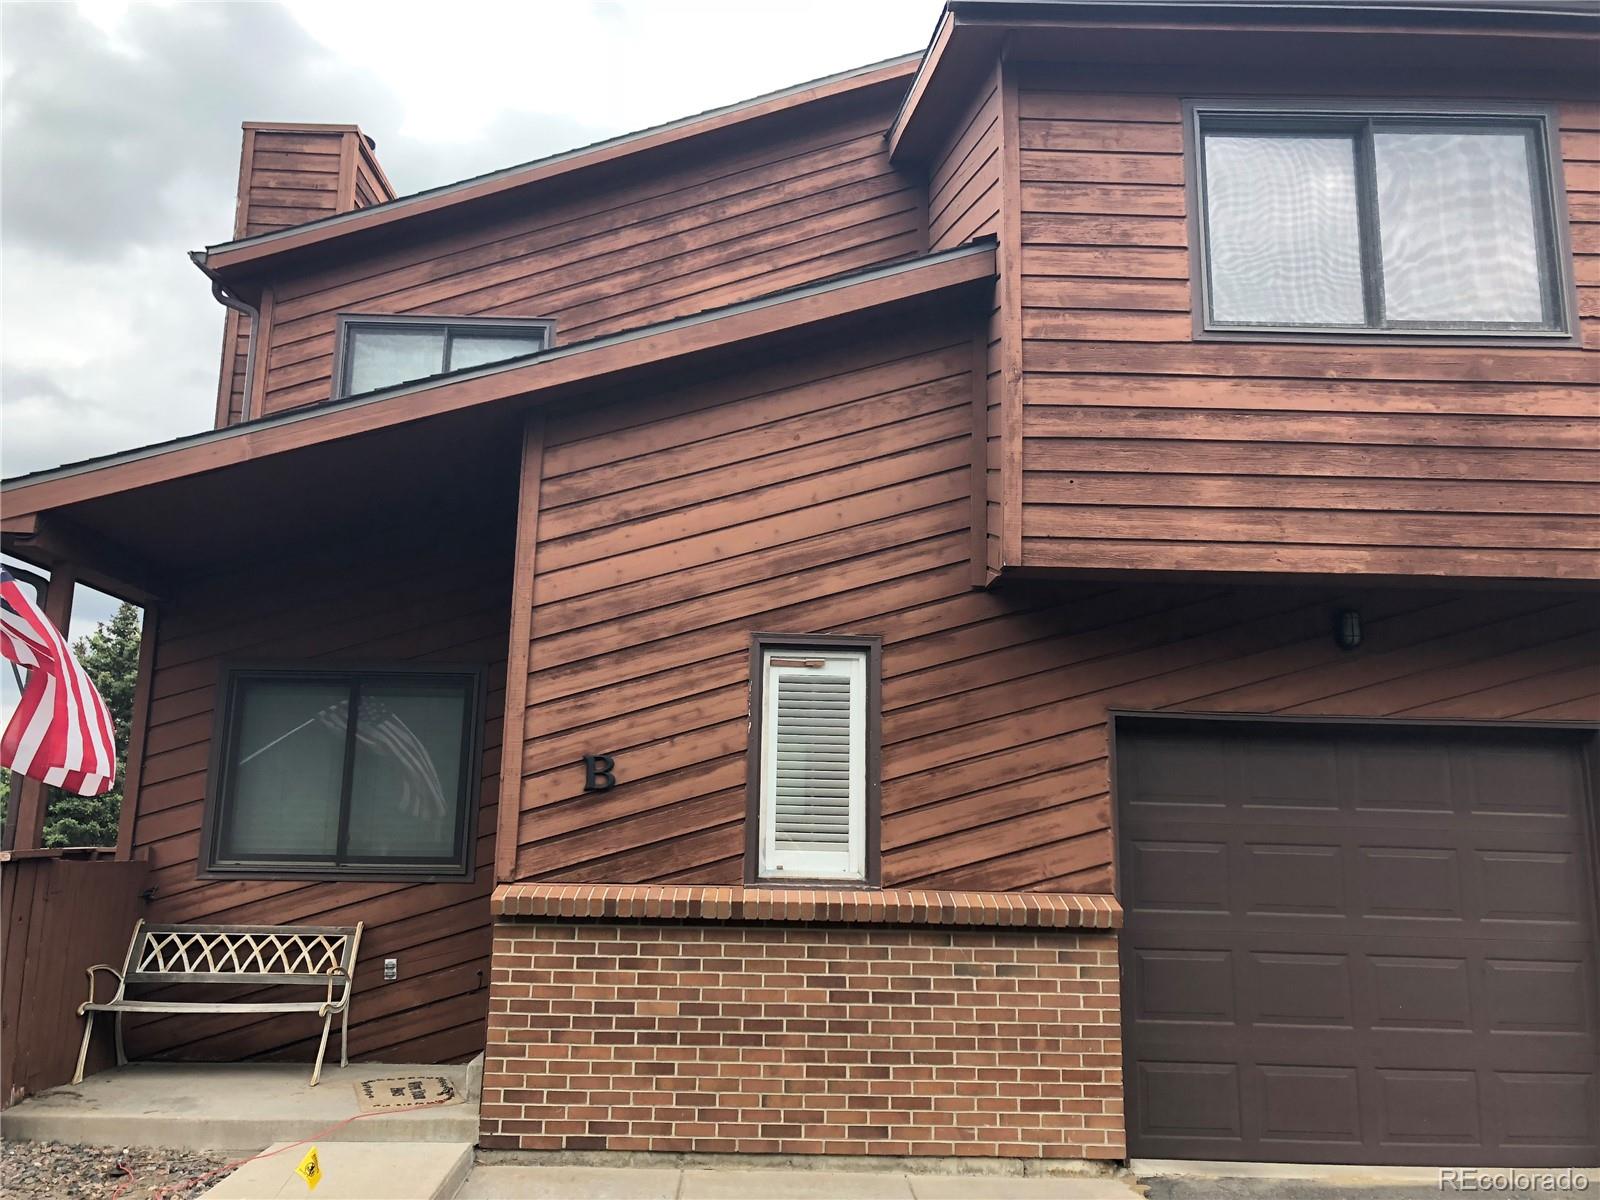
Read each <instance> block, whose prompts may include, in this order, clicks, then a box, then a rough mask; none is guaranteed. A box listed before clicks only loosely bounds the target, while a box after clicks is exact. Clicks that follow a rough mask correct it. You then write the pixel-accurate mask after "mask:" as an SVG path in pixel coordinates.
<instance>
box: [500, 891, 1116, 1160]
mask: <svg viewBox="0 0 1600 1200" xmlns="http://www.w3.org/2000/svg"><path fill="white" fill-rule="evenodd" d="M1117 1004H1118V1000H1117V944H1116V937H1115V935H1114V934H1112V933H1085V932H1078V931H1065V930H1039V931H1024V932H1012V931H1006V930H992V929H971V928H956V929H897V928H883V927H874V928H841V927H829V926H816V925H802V926H790V927H782V926H772V925H748V924H746V925H740V924H716V923H706V924H644V923H638V924H635V923H627V922H615V923H613V922H593V923H591V922H560V921H553V920H535V921H502V922H501V923H499V924H497V925H496V926H495V943H494V969H493V977H492V982H491V985H490V1014H489V1048H488V1054H487V1060H486V1065H485V1072H484V1079H483V1108H482V1119H483V1125H482V1137H481V1144H482V1145H483V1146H484V1147H485V1148H490V1149H523V1150H562V1149H565V1150H654V1151H710V1152H733V1153H755V1154H883V1155H922V1154H926V1155H1004V1156H1009V1157H1029V1158H1039V1157H1046V1158H1120V1157H1122V1156H1123V1131H1122V1076H1121V1065H1122V1059H1121V1047H1120V1041H1119V1038H1120V1029H1119V1025H1118V1008H1117Z"/></svg>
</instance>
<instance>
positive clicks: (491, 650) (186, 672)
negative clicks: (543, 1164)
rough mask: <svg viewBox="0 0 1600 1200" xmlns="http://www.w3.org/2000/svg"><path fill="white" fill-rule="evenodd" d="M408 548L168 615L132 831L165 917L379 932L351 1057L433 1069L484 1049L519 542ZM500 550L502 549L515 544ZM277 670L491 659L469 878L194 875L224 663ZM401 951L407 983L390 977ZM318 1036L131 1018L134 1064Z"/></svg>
mask: <svg viewBox="0 0 1600 1200" xmlns="http://www.w3.org/2000/svg"><path fill="white" fill-rule="evenodd" d="M416 538H417V541H416V544H415V545H411V546H407V547H405V548H403V549H396V548H393V547H363V546H361V545H358V544H347V545H343V546H341V547H340V548H339V549H338V551H337V552H336V553H334V552H332V551H330V552H327V553H325V554H323V555H322V556H321V557H320V559H319V558H318V557H317V556H313V555H307V556H306V557H305V558H304V559H302V561H301V562H300V563H298V564H296V565H294V566H290V567H280V566H276V565H274V566H273V567H271V568H261V569H256V570H249V571H243V572H240V573H238V574H235V575H230V576H225V577H221V578H218V579H215V580H212V581H208V582H207V583H205V584H203V585H202V584H196V585H193V586H191V587H189V588H187V589H185V590H184V591H183V593H182V594H180V595H179V596H177V597H176V598H175V599H174V600H173V601H172V602H171V603H169V604H167V605H164V606H163V609H162V614H161V624H160V634H159V639H158V642H157V645H156V651H155V670H154V675H153V677H152V684H151V690H150V715H149V725H148V734H147V737H146V743H145V757H144V761H143V769H142V773H141V778H140V787H139V795H138V800H137V804H138V808H137V815H136V819H135V824H134V830H133V844H134V853H135V854H136V855H137V854H148V856H149V859H150V877H149V883H150V885H151V886H152V887H153V888H154V889H155V892H154V895H153V897H152V899H151V901H150V905H149V909H148V912H147V914H146V915H147V916H148V917H149V918H150V919H151V920H154V921H178V922H196V921H198V922H218V923H225V924H267V925H273V924H325V925H346V924H354V923H355V922H356V921H365V922H366V923H367V930H366V934H365V936H364V938H363V940H362V944H361V957H360V962H359V963H358V966H357V971H356V983H355V992H354V999H353V1001H352V1007H351V1017H350V1021H351V1025H350V1051H351V1054H352V1055H359V1056H360V1057H361V1058H364V1059H368V1060H386V1061H389V1062H434V1061H446V1060H450V1059H455V1058H461V1057H468V1056H470V1055H472V1054H475V1053H477V1051H478V1050H481V1049H482V1047H483V1023H484V1020H485V1017H486V1012H487V999H486V997H487V994H488V993H487V990H486V986H487V970H488V962H487V959H488V954H489V941H490V938H489V928H488V896H489V893H490V890H491V886H492V883H493V876H494V869H493V858H494V850H493V847H494V837H495V812H496V807H497V800H498V784H499V770H498V768H499V761H500V725H501V713H502V707H503V696H504V686H505V680H504V668H505V655H506V629H507V600H508V596H509V594H510V579H509V574H510V540H509V535H508V536H507V537H506V538H504V539H502V540H497V541H491V542H480V541H479V540H478V539H477V538H476V537H475V536H472V535H470V534H467V533H464V532H463V531H462V530H461V529H460V528H454V527H453V528H452V529H451V530H449V531H440V530H428V529H426V528H424V527H419V528H417V530H416ZM502 541H503V544H502ZM242 660H249V661H252V662H257V661H270V660H279V661H285V662H289V663H297V662H306V661H315V662H318V663H331V662H338V661H341V660H342V661H346V662H362V663H385V662H395V661H405V662H418V663H427V662H430V661H431V662H438V663H448V664H452V665H454V664H464V663H466V664H481V665H482V666H484V667H485V669H486V672H487V675H488V695H487V697H486V701H485V710H484V717H485V720H484V735H483V747H482V751H483V766H482V774H481V777H480V778H481V783H480V794H479V811H478V814H477V821H476V838H477V852H476V853H477V872H476V876H475V878H474V879H473V880H472V881H471V882H466V883H427V884H406V883H360V882H353V883H344V882H311V881H304V880H202V879H199V878H198V877H197V871H198V867H199V858H200V829H201V821H202V818H203V815H204V807H205V801H206V782H207V781H206V772H207V766H208V763H209V759H210V755H211V740H212V736H213V732H214V727H215V722H216V719H217V712H216V703H217V696H216V688H217V683H218V678H219V670H220V668H221V665H222V664H223V663H224V662H228V661H242ZM386 955H393V956H398V957H399V959H400V963H401V974H400V982H399V983H396V984H387V985H386V984H384V983H383V982H382V959H383V958H384V957H385V956H386ZM318 1032H320V1029H319V1028H317V1027H316V1023H315V1022H312V1021H310V1020H309V1019H297V1018H295V1017H293V1016H290V1017H283V1018H276V1019H266V1020H262V1019H259V1018H249V1019H247V1020H241V1019H238V1018H231V1017H226V1016H220V1017H210V1016H201V1017H195V1016H188V1015H185V1016H172V1017H161V1018H157V1019H152V1020H146V1021H142V1022H140V1023H139V1024H137V1025H134V1024H132V1022H131V1019H130V1030H129V1046H130V1052H133V1053H136V1054H139V1055H161V1056H169V1057H181V1058H194V1059H207V1060H212V1059H214V1060H221V1061H228V1060H234V1059H238V1058H307V1057H309V1055H310V1053H311V1052H312V1051H314V1050H315V1037H314V1034H316V1033H318Z"/></svg>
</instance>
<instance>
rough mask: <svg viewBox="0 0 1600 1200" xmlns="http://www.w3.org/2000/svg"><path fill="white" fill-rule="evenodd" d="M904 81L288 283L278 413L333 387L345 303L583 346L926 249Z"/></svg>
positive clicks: (276, 332) (274, 347)
mask: <svg viewBox="0 0 1600 1200" xmlns="http://www.w3.org/2000/svg"><path fill="white" fill-rule="evenodd" d="M893 92H894V89H892V88H891V89H887V90H885V89H882V88H879V89H869V90H868V92H867V94H865V95H855V96H849V97H844V98H842V99H841V100H839V101H836V102H829V103H827V104H821V105H818V106H817V107H816V110H815V111H813V110H810V109H808V110H807V111H806V116H805V119H804V120H803V121H798V122H797V121H786V122H783V123H781V124H780V125H778V126H776V127H773V126H764V127H763V128H762V130H761V131H760V136H759V137H757V136H755V134H753V133H747V132H736V133H733V134H730V135H728V136H724V137H720V138H718V139H716V141H715V144H714V145H712V146H710V147H702V148H700V149H698V150H695V151H691V152H679V154H678V156H677V157H676V158H673V159H670V160H663V159H662V158H661V157H660V156H657V157H655V158H654V159H651V160H650V161H648V162H640V163H638V164H637V165H636V166H635V167H633V168H632V169H630V170H627V171H613V172H611V173H610V175H609V176H608V177H607V179H606V180H603V181H593V182H590V183H589V184H587V185H586V186H585V187H584V188H583V190H582V191H581V192H579V191H573V190H569V189H563V188H552V189H551V192H550V195H549V197H548V198H547V199H544V200H542V201H539V202H536V203H533V204H531V205H530V204H524V205H521V206H519V207H517V208H516V209H515V210H514V211H510V212H502V213H501V215H499V216H493V215H480V216H478V217H475V218H474V219H473V220H472V221H471V222H463V223H459V224H456V225H453V226H449V227H445V228H443V229H441V230H440V231H438V232H437V233H436V234H434V235H431V236H428V237H413V238H408V239H407V240H406V241H405V242H404V243H403V244H400V245H394V246H391V247H389V248H385V249H380V250H376V251H374V252H372V253H369V254H361V255H359V256H356V257H351V258H348V259H346V260H343V261H341V262H340V263H339V264H338V265H336V266H330V267H328V268H326V269H323V270H321V271H318V272H314V273H311V274H306V275H302V276H299V277H297V278H295V279H294V280H293V281H287V280H286V281H283V282H282V283H281V284H280V286H279V288H278V297H277V298H278V307H277V312H276V317H275V320H274V325H273V329H272V334H271V338H270V341H271V353H270V358H269V370H268V378H267V397H266V404H265V408H264V410H263V411H269V412H270V411H276V410H280V409H284V408H289V407H293V406H296V405H300V404H306V403H312V402H315V401H319V400H326V399H327V398H328V396H329V393H330V387H331V381H330V372H331V367H332V363H333V355H334V318H335V316H336V314H337V313H339V312H363V313H413V314H436V315H455V316H498V317H516V316H524V317H543V318H553V319H554V320H555V321H556V323H557V332H556V337H557V341H558V342H560V343H571V342H575V341H581V340H583V339H586V338H591V337H595V336H599V335H602V334H606V333H612V332H615V331H617V330H621V329H627V328H630V327H635V326H640V325H647V324H651V323H653V322H657V321H662V320H667V319H670V318H672V317H676V316H683V315H686V314H690V313H694V312H699V311H702V310H705V309H708V308H715V307H718V306H720V305H725V304H731V303H736V302H738V301H740V300H746V299H749V298H751V297H754V296H759V295H763V294H766V293H769V292H774V291H779V290H782V289H784V288H787V287H794V286H797V285H800V284H804V283H808V282H811V281H814V280H817V279H821V278H825V277H828V276H832V275H837V274H841V273H845V272H849V271H855V270H860V269H863V268H865V267H869V266H872V265H874V264H877V263H883V262H887V261H891V260H894V259H898V258H903V257H907V256H909V255H912V254H917V253H921V252H923V251H924V250H925V249H926V225H925V223H926V200H925V190H924V188H923V186H922V182H921V180H920V178H913V177H911V176H909V175H907V174H904V173H902V172H901V171H899V170H898V169H896V168H894V167H891V166H890V165H889V163H888V159H887V155H886V151H885V148H884V139H883V131H884V129H885V127H886V126H887V124H888V121H889V118H890V115H891V112H892V108H893V103H894V100H895V96H894V94H893Z"/></svg>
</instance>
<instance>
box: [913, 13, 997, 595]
mask: <svg viewBox="0 0 1600 1200" xmlns="http://www.w3.org/2000/svg"><path fill="white" fill-rule="evenodd" d="M942 28H943V27H942ZM1011 114H1012V106H1011V105H1010V103H1009V100H1008V97H1007V93H1006V90H1005V88H1004V86H1003V81H1002V73H1001V69H1000V67H999V66H998V65H996V66H995V67H994V68H993V69H992V70H990V71H988V72H987V73H986V74H985V76H984V77H983V78H982V79H981V80H980V82H979V84H978V86H977V87H976V88H975V89H974V91H973V95H972V99H971V101H970V103H969V104H968V106H967V109H966V111H965V112H964V113H962V115H961V117H960V119H959V120H957V121H956V122H955V123H954V124H953V125H952V126H951V129H950V133H949V136H948V137H947V138H946V139H945V142H944V144H943V145H942V146H941V147H940V148H939V149H938V150H937V151H936V152H935V154H934V156H933V158H932V159H931V160H930V162H929V165H928V169H927V171H928V185H927V186H928V239H929V247H930V249H940V248H943V247H945V246H954V245H959V244H960V243H961V242H963V241H966V240H969V239H971V238H975V237H983V236H992V237H994V238H996V240H997V242H998V244H999V247H1000V248H999V252H998V255H997V258H998V259H999V260H1000V261H1001V262H1003V263H1011V262H1015V261H1016V254H1017V250H1018V248H1019V246H1020V241H1019V240H1018V237H1017V233H1016V231H1017V225H1016V212H1015V210H1016V206H1017V190H1016V187H1015V186H1014V169H1013V168H1014V157H1015V155H1014V153H1013V147H1010V146H1008V145H1007V142H1006V131H1007V129H1008V128H1010V127H1011V126H1012V125H1014V121H1012V120H1010V119H1009V118H1010V117H1011ZM1007 272H1008V268H1007V267H1005V266H1002V267H1001V268H1000V281H999V282H998V283H997V285H996V287H995V294H994V303H993V305H992V307H991V309H990V316H989V323H988V327H987V329H986V330H985V334H984V354H985V364H984V395H985V401H986V403H985V407H984V410H983V411H982V412H981V413H975V414H974V419H975V420H981V422H982V425H981V427H982V428H983V429H984V431H985V432H984V435H983V438H982V444H981V445H980V446H977V447H975V448H974V462H975V463H978V464H979V466H980V469H981V470H982V473H983V486H982V489H981V491H977V492H975V493H974V495H975V500H974V503H981V504H982V506H983V510H984V511H983V519H982V521H981V523H978V524H976V525H975V526H974V532H973V539H974V545H975V547H980V548H981V551H982V554H981V559H980V560H979V562H980V564H981V566H982V574H981V576H975V578H974V582H975V583H976V584H978V585H980V586H981V585H983V584H984V583H986V582H987V581H988V580H989V578H990V577H991V576H992V574H993V573H994V572H996V571H998V570H999V568H1000V562H1001V549H1000V547H1001V531H1002V517H1003V511H1004V510H1003V508H1002V505H1001V502H1000V497H999V495H998V494H996V495H994V496H993V497H992V498H991V495H990V493H991V491H994V492H996V493H997V492H998V490H999V487H1000V475H1001V466H1000V462H999V460H998V458H997V460H996V463H995V465H994V467H993V469H991V467H990V465H989V459H990V454H991V449H990V446H989V440H990V439H989V435H988V432H987V431H988V426H989V423H990V419H991V418H990V415H989V410H990V409H993V410H994V412H995V414H996V419H997V417H998V412H999V409H1000V407H1001V405H1002V403H1003V397H1004V395H1005V394H1006V392H1007V390H1008V386H1009V385H1008V384H1007V383H1006V382H1005V380H1006V375H1005V370H1006V364H1007V363H1008V362H1010V361H1011V360H1012V359H1015V358H1016V357H1017V356H1016V353H1015V352H1016V350H1017V346H1016V340H1015V337H1014V336H1013V337H1012V338H1011V341H1010V342H1009V343H1008V341H1007V337H1006V334H1007V330H1008V329H1009V328H1010V327H1011V325H1012V323H1013V318H1014V313H1013V310H1014V309H1015V305H1016V288H1015V287H1014V286H1010V285H1007V283H1006V282H1005V280H1006V275H1007ZM1008 345H1009V346H1010V347H1011V351H1012V353H1011V354H1010V355H1009V357H1008V352H1007V346H1008ZM999 429H1000V427H999V426H998V425H997V427H996V436H995V447H994V453H995V454H996V455H997V456H998V454H999ZM980 539H981V540H980Z"/></svg>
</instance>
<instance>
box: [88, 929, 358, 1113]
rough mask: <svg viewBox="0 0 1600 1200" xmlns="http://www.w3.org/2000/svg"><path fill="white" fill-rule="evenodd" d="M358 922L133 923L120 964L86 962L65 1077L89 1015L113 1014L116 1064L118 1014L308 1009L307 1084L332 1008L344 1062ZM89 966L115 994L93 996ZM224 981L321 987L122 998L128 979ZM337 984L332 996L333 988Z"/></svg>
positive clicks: (121, 1057) (121, 1056)
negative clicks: (311, 1021)
mask: <svg viewBox="0 0 1600 1200" xmlns="http://www.w3.org/2000/svg"><path fill="white" fill-rule="evenodd" d="M361 928H362V926H361V924H360V923H357V924H356V925H353V926H331V925H148V924H146V923H145V922H144V921H143V920H141V921H140V922H139V923H138V924H137V925H135V926H134V927H133V940H132V941H131V942H129V943H128V956H127V958H125V959H124V960H123V963H122V970H120V971H119V970H117V969H116V968H115V967H113V966H111V965H109V964H107V963H96V964H95V965H94V966H92V967H90V968H89V969H88V974H89V999H88V1000H86V1001H84V1002H83V1003H82V1004H80V1005H78V1015H79V1016H80V1017H82V1018H83V1019H84V1025H83V1045H82V1047H81V1048H80V1049H79V1050H78V1070H77V1073H76V1074H74V1075H73V1077H72V1082H73V1083H82V1082H83V1064H84V1061H85V1060H86V1059H87V1058H88V1056H89V1036H90V1035H91V1034H92V1033H93V1032H94V1014H95V1013H99V1012H108V1013H115V1014H116V1041H117V1065H118V1066H122V1065H124V1064H125V1063H126V1062H127V1061H128V1056H127V1054H126V1053H125V1052H124V1050H123V1048H122V1014H123V1013H131V1012H133V1013H291V1012H309V1013H316V1015H317V1016H319V1017H321V1018H322V1041H321V1043H320V1044H319V1045H318V1046H317V1063H316V1066H315V1067H313V1068H312V1071H311V1086H312V1087H316V1086H317V1080H318V1079H319V1078H320V1077H321V1075H322V1056H323V1053H324V1052H325V1051H326V1050H327V1048H328V1030H329V1029H330V1027H331V1026H332V1024H333V1017H334V1014H335V1013H338V1014H339V1015H340V1033H339V1037H340V1044H339V1065H340V1066H341V1067H344V1066H349V1065H350V1059H349V1050H350V986H351V977H352V976H353V975H354V973H355V968H356V951H357V950H358V949H359V948H360V946H361ZM96 971H107V972H109V973H110V974H112V975H114V976H116V979H117V993H116V995H114V996H112V997H111V999H109V1000H105V1001H96V1000H95V998H94V977H95V972H96ZM175 983H183V984H190V983H198V984H207V983H228V984H269V985H280V984H283V985H289V986H304V987H326V989H327V991H326V993H325V994H324V995H323V996H322V997H321V998H320V999H306V1000H288V1001H276V1002H271V1001H261V1000H253V999H250V998H245V999H243V1000H238V1001H232V1000H221V1001H205V1000H160V999H157V1000H130V999H128V998H127V991H128V985H129V984H175ZM335 989H338V991H339V995H338V998H337V999H336V998H335V997H334V991H335Z"/></svg>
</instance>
